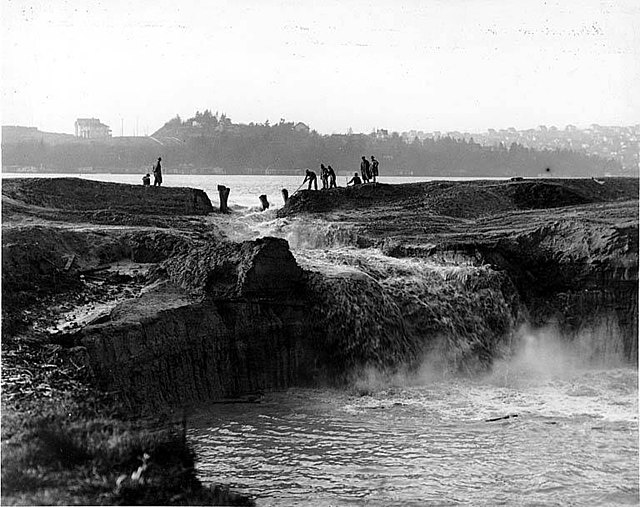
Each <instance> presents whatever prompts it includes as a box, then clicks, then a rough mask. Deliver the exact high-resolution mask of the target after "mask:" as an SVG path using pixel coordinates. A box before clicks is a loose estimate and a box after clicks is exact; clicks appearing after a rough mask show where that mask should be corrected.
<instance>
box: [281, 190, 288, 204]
mask: <svg viewBox="0 0 640 507" xmlns="http://www.w3.org/2000/svg"><path fill="white" fill-rule="evenodd" d="M282 199H283V200H284V203H285V204H287V201H288V200H289V191H288V190H287V189H286V188H283V189H282Z"/></svg>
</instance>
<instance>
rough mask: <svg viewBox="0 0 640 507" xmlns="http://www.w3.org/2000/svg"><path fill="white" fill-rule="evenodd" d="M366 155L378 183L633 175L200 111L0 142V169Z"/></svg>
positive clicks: (288, 163) (464, 145) (488, 149)
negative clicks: (81, 134) (105, 130)
mask: <svg viewBox="0 0 640 507" xmlns="http://www.w3.org/2000/svg"><path fill="white" fill-rule="evenodd" d="M3 131H4V129H3ZM36 132H37V130H36ZM63 135H64V134H63ZM64 136H65V137H67V136H66V135H64ZM70 137H71V138H73V136H70ZM73 139H75V138H73ZM371 155H375V156H376V158H377V159H378V160H379V161H380V171H381V174H382V175H404V176H472V177H487V176H540V175H543V176H554V177H558V176H586V177H590V176H603V175H604V174H605V173H607V174H616V175H634V176H635V175H636V174H635V173H634V172H633V171H632V170H629V169H626V170H625V169H623V168H622V166H621V165H620V164H619V163H618V162H616V161H612V160H607V159H605V158H601V157H597V156H590V155H587V154H585V153H576V152H575V151H572V150H568V149H553V150H548V149H543V150H535V149H531V148H528V147H525V146H523V145H521V144H519V143H512V144H511V145H509V146H508V147H506V146H504V145H496V146H482V145H480V144H478V143H476V142H474V141H473V140H472V139H471V140H467V139H455V138H452V137H449V136H446V137H439V138H437V139H432V138H427V139H424V140H420V139H418V138H417V137H416V138H414V139H413V140H412V142H410V143H407V142H406V141H405V140H404V139H403V138H402V137H401V136H400V135H399V134H398V133H397V132H392V133H391V134H388V132H387V131H386V130H379V131H376V132H374V133H372V134H369V135H367V134H347V135H337V134H333V135H321V134H319V133H318V132H316V131H314V130H311V129H310V128H309V127H308V126H307V125H306V124H304V123H302V122H292V121H286V120H285V119H281V120H280V121H279V122H278V123H277V124H274V125H271V124H269V122H268V121H265V122H264V123H262V124H260V123H249V124H236V123H233V122H232V121H231V119H230V118H229V117H227V116H226V115H225V114H222V115H220V114H218V113H215V114H213V113H211V112H210V111H208V110H205V112H204V113H200V112H196V114H195V116H194V117H192V118H189V119H187V120H184V121H183V120H182V119H181V118H180V117H178V116H177V117H175V118H173V119H171V120H169V121H168V122H167V123H165V125H163V127H162V128H160V129H159V130H157V131H156V132H154V134H153V135H152V136H149V137H132V138H120V137H114V138H109V139H103V140H78V141H77V142H76V141H74V142H70V143H68V144H60V143H58V144H54V143H48V142H47V141H46V140H44V138H40V139H39V138H38V137H37V136H32V137H31V139H30V140H27V141H23V142H17V143H11V142H9V141H5V139H3V154H2V165H3V168H5V170H11V171H14V170H16V171H19V170H22V169H21V168H29V169H27V170H32V171H34V170H38V171H42V170H48V171H60V172H63V171H81V172H88V171H93V172H98V171H105V172H140V171H145V170H148V169H149V168H150V167H151V164H152V163H153V161H155V160H156V159H157V157H159V156H161V157H162V158H163V161H164V168H165V171H166V172H167V173H172V172H173V173H183V174H211V173H221V172H226V173H229V174H303V173H304V170H305V168H312V169H314V170H316V171H317V170H319V166H320V164H321V163H323V164H325V165H327V164H329V165H331V166H332V167H333V168H334V169H335V170H336V172H337V173H338V174H341V175H346V174H349V173H350V174H353V172H355V171H357V170H359V167H360V160H361V157H362V156H366V157H367V159H369V158H370V157H371ZM7 168H8V169H7Z"/></svg>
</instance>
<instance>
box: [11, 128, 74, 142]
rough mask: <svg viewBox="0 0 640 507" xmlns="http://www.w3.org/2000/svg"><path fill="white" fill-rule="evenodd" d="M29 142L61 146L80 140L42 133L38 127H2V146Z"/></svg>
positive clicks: (62, 135) (69, 136) (66, 135)
mask: <svg viewBox="0 0 640 507" xmlns="http://www.w3.org/2000/svg"><path fill="white" fill-rule="evenodd" d="M29 141H43V142H45V143H47V144H61V143H73V142H77V141H78V138H77V137H76V136H74V135H72V134H58V133H55V132H42V131H40V130H38V128H37V127H19V126H13V125H6V126H5V125H3V126H2V144H15V143H24V142H29Z"/></svg>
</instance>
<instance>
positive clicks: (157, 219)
mask: <svg viewBox="0 0 640 507" xmlns="http://www.w3.org/2000/svg"><path fill="white" fill-rule="evenodd" d="M142 190H145V189H142ZM156 190H158V189H156ZM160 190H161V192H156V193H154V195H153V200H151V199H149V196H148V195H145V194H144V193H141V192H140V189H138V188H137V187H133V186H127V185H110V184H106V183H101V184H94V183H93V182H86V181H84V180H80V179H77V180H76V179H72V180H66V179H60V180H34V181H28V180H21V181H15V182H14V181H9V182H7V181H5V182H3V245H2V246H3V266H2V268H3V269H2V294H3V305H2V312H3V318H2V327H3V333H2V503H3V504H5V505H137V504H140V505H253V504H254V502H253V500H251V499H250V498H249V497H246V496H242V495H240V494H237V493H234V492H232V491H230V490H229V489H228V488H226V487H224V486H212V487H205V486H204V485H203V484H202V483H201V482H200V481H199V480H198V478H197V476H196V473H195V456H194V453H193V451H192V449H191V447H190V446H189V444H188V443H187V441H186V438H185V431H186V428H187V426H188V424H189V420H188V415H186V414H185V412H184V411H181V410H174V409H172V408H170V407H168V406H167V407H163V408H158V407H156V409H155V410H153V411H148V410H145V409H144V407H142V406H138V407H136V406H133V405H131V404H130V403H128V402H127V401H126V400H123V399H122V398H120V397H119V396H118V393H117V392H114V391H113V390H112V391H110V390H108V389H101V388H100V387H99V385H98V382H97V379H96V375H95V373H94V371H93V370H92V368H91V366H90V364H89V361H88V356H87V351H86V349H85V348H84V347H82V346H75V345H73V344H70V343H69V342H68V341H65V339H64V338H63V335H67V334H68V332H70V331H71V332H72V331H74V329H76V328H78V327H80V326H82V325H86V323H87V322H88V320H87V319H89V320H90V319H95V318H96V315H100V314H101V313H100V312H104V311H106V310H105V309H107V308H112V307H113V306H114V305H115V304H117V303H118V302H120V301H122V300H126V299H128V298H135V297H137V296H139V295H140V292H141V289H142V288H143V287H144V286H145V285H146V278H145V277H146V271H147V268H148V266H149V265H150V264H149V263H148V262H151V261H153V260H155V258H154V257H153V255H156V256H159V255H161V254H159V253H157V252H158V251H164V252H165V254H166V251H171V249H172V248H173V247H174V246H175V245H174V243H178V242H179V241H180V239H179V237H180V235H179V234H176V235H175V237H174V236H171V234H167V233H165V234H163V233H162V231H167V230H169V229H170V227H169V226H173V225H175V224H182V225H184V222H185V221H188V220H189V219H188V218H185V217H188V216H190V215H203V214H205V213H207V212H209V211H211V205H210V202H209V200H208V198H207V196H206V194H204V193H203V192H201V191H196V190H192V189H164V188H163V189H160ZM156 228H157V229H156ZM195 229H198V227H197V226H196V227H195ZM111 232H112V234H111ZM189 234H190V233H186V235H187V236H188V235H189ZM195 234H198V233H197V232H196V233H195ZM212 234H214V235H215V231H212ZM147 244H149V245H152V246H149V247H148V246H147ZM153 252H156V253H155V254H154V253H153ZM132 258H136V259H137V260H140V261H142V263H141V264H140V265H139V266H141V267H142V269H140V270H138V269H135V268H134V269H123V270H121V271H118V270H113V271H109V270H108V269H105V266H106V264H107V263H109V262H111V261H113V260H115V259H117V260H118V261H122V260H126V261H131V259H132ZM96 312H97V313H96Z"/></svg>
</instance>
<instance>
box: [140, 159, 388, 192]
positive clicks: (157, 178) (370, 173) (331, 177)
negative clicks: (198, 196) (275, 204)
mask: <svg viewBox="0 0 640 507" xmlns="http://www.w3.org/2000/svg"><path fill="white" fill-rule="evenodd" d="M161 160H162V157H158V161H157V162H156V163H155V164H153V169H152V172H153V186H154V187H155V186H161V185H162V166H161V164H160V162H161ZM378 165H379V163H378V161H377V160H376V158H375V157H374V156H373V155H371V162H369V161H368V160H367V158H366V157H365V156H364V155H363V156H362V161H361V162H360V174H361V175H362V179H360V176H359V175H358V173H357V172H356V173H354V174H353V178H351V180H349V182H348V183H347V186H349V185H354V186H355V185H361V184H362V183H363V182H364V183H369V182H373V183H376V178H377V177H378ZM320 179H321V180H322V188H323V189H326V188H336V187H337V186H338V185H337V184H336V172H335V171H334V170H333V168H332V167H331V166H330V165H328V166H326V167H325V165H324V164H320ZM307 181H308V182H309V190H311V187H312V186H313V187H314V190H318V175H317V174H316V173H315V172H314V171H311V170H310V169H307V172H306V176H305V177H304V181H303V182H302V185H304V184H305V183H306V182H307ZM142 184H143V185H144V186H145V187H146V186H149V185H151V175H150V174H149V173H147V174H145V175H144V176H143V177H142ZM302 185H300V186H302Z"/></svg>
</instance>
